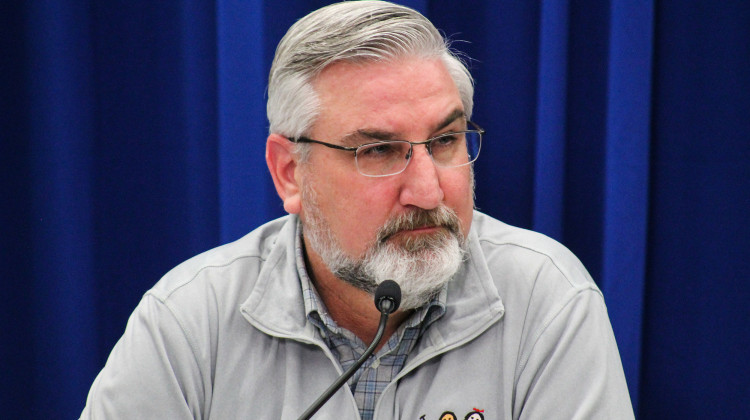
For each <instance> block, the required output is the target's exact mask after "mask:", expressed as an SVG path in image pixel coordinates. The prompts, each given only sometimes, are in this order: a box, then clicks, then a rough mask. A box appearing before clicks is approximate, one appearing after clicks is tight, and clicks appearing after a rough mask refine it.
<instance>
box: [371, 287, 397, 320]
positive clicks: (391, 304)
mask: <svg viewBox="0 0 750 420" xmlns="http://www.w3.org/2000/svg"><path fill="white" fill-rule="evenodd" d="M399 305H401V287H399V285H398V283H396V282H395V281H393V280H384V281H383V282H382V283H380V285H378V288H377V289H375V307H376V308H378V310H379V311H380V312H383V313H387V314H390V313H393V312H396V309H398V307H399Z"/></svg>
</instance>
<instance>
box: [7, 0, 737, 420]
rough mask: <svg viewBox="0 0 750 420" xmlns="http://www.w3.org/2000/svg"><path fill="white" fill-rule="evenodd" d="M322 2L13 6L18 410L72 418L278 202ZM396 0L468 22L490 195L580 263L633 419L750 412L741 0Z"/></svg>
mask: <svg viewBox="0 0 750 420" xmlns="http://www.w3.org/2000/svg"><path fill="white" fill-rule="evenodd" d="M326 3H328V2H324V1H312V0H294V1H283V2H281V1H271V0H266V1H263V0H244V1H240V0H217V1H213V2H212V1H200V0H184V1H179V2H176V1H164V2H162V1H158V2H156V1H144V0H135V1H133V0H129V1H85V0H84V1H71V0H46V1H45V0H39V1H29V2H21V1H9V2H3V3H2V6H0V34H1V35H0V43H1V44H2V73H1V75H2V78H0V83H1V84H2V85H0V100H2V108H1V110H2V113H0V124H1V125H0V168H2V180H0V189H1V190H0V193H1V195H0V196H1V197H2V198H1V199H0V216H1V217H2V219H1V220H0V258H2V261H1V262H2V264H1V266H2V269H0V275H1V277H2V280H3V284H2V290H3V291H4V294H3V296H4V298H3V299H2V302H3V303H2V305H0V316H1V317H2V319H1V322H2V323H1V324H0V351H1V353H0V356H1V359H0V362H1V363H2V374H1V375H0V376H1V377H2V379H1V380H0V384H1V385H0V386H1V388H0V401H1V403H2V406H1V407H0V412H1V413H3V417H7V418H40V419H41V418H74V417H76V416H77V415H78V414H79V412H80V410H81V409H82V408H83V405H84V402H85V398H86V394H87V391H88V388H89V387H90V385H91V382H92V381H93V379H94V377H95V375H96V374H97V372H98V370H99V369H101V367H102V366H103V364H104V362H105V360H106V357H107V355H108V353H109V351H110V349H111V348H112V346H113V345H114V343H115V341H116V340H117V339H118V338H119V336H120V335H121V334H122V332H123V330H124V327H125V323H126V321H127V318H128V315H129V314H130V312H131V311H132V310H133V308H134V307H135V305H136V304H137V302H138V301H139V300H140V297H141V295H142V294H143V293H144V292H145V291H146V290H147V289H148V288H149V287H151V286H152V285H153V284H154V283H155V282H156V281H157V280H158V279H159V278H160V276H161V275H162V274H163V273H165V272H166V271H167V270H169V269H170V268H171V267H173V266H174V265H176V264H178V263H179V262H181V261H182V260H184V259H186V258H188V257H190V256H192V255H194V254H196V253H198V252H201V251H203V250H206V249H208V248H211V247H214V246H217V245H219V244H221V243H224V242H227V241H231V240H234V239H236V238H238V237H240V236H241V235H243V234H245V233H246V232H248V231H250V230H252V229H253V228H255V227H257V226H259V225H260V224H262V223H263V222H265V221H267V220H269V219H271V218H273V217H276V216H279V215H281V214H282V213H283V209H282V207H281V203H280V201H279V200H278V198H277V197H276V195H275V192H274V190H273V188H272V184H271V181H270V177H269V176H268V175H267V170H266V168H265V161H264V157H263V155H264V142H265V137H266V132H267V121H266V118H265V98H264V93H265V85H266V75H267V72H268V68H269V66H270V59H271V57H272V54H273V50H274V48H275V45H276V43H277V42H278V40H279V39H280V37H281V36H282V35H283V33H284V32H285V30H286V28H288V26H289V25H291V24H292V23H293V22H294V21H295V20H296V19H298V18H299V17H301V16H303V15H304V14H306V13H307V12H309V11H311V10H313V9H315V8H318V7H320V6H322V5H324V4H326ZM403 3H404V4H407V5H409V6H412V7H414V8H416V9H418V10H420V11H422V12H423V13H424V14H426V15H427V16H428V17H429V18H431V19H432V20H433V21H434V22H435V23H436V25H437V26H438V27H439V28H441V29H442V30H443V31H444V32H445V33H446V34H448V35H450V36H451V37H452V38H454V39H457V40H465V41H467V42H456V43H455V46H456V47H457V48H459V49H461V50H463V51H464V52H466V53H467V54H468V55H469V56H470V57H472V59H473V60H472V61H471V69H472V72H473V74H474V75H475V78H476V112H475V117H474V119H475V120H476V121H477V122H478V123H479V124H480V125H482V126H484V127H485V128H486V129H487V132H488V135H487V141H486V145H485V147H484V149H483V151H482V156H481V157H480V159H479V161H478V162H477V164H476V173H477V182H478V186H477V205H478V207H479V208H480V209H481V210H482V211H484V212H486V213H489V214H491V215H493V216H495V217H497V218H499V219H502V220H504V221H507V222H509V223H511V224H515V225H518V226H522V227H526V228H532V229H535V230H539V231H541V232H544V233H546V234H548V235H550V236H552V237H554V238H556V239H558V240H560V241H561V242H563V243H564V244H566V245H567V246H568V247H569V248H571V249H572V250H573V251H574V252H575V253H576V254H577V255H578V256H579V257H580V258H581V260H583V262H584V263H585V264H586V266H587V267H588V268H589V271H590V272H591V273H592V275H593V276H594V278H595V279H596V280H597V282H598V283H599V285H600V286H601V288H602V290H603V292H604V294H605V297H606V299H607V303H608V307H609V311H610V317H611V319H612V324H613V327H614V330H615V334H616V336H617V340H618V343H619V346H620V352H621V354H622V358H623V363H624V366H625V371H626V374H627V378H628V383H629V387H630V392H631V395H632V398H633V403H634V405H635V406H636V409H637V413H638V417H639V418H642V419H666V418H679V419H683V418H740V417H743V416H744V415H747V413H748V412H750V364H748V363H747V361H746V358H747V355H748V350H747V349H748V348H750V328H747V326H746V324H747V322H748V321H749V320H750V309H748V308H750V305H748V302H750V285H748V284H747V283H748V280H750V262H749V261H750V240H748V238H750V228H749V227H748V226H750V223H748V213H750V164H749V162H750V2H747V1H744V0H736V1H731V0H725V1H712V0H683V1H679V2H677V1H655V0H650V1H647V0H568V1H565V0H540V1H509V0H508V1H491V0H485V1H480V0H477V1H466V2H455V1H448V0H443V1H439V0H433V1H428V0H424V1H404V2H403ZM571 386H575V385H574V384H571Z"/></svg>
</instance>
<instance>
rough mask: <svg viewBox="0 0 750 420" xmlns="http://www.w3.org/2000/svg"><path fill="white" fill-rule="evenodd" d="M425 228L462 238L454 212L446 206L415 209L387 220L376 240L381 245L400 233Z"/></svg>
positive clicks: (459, 224) (459, 223) (459, 225)
mask: <svg viewBox="0 0 750 420" xmlns="http://www.w3.org/2000/svg"><path fill="white" fill-rule="evenodd" d="M425 227H442V228H445V229H447V230H448V231H449V232H450V233H452V234H453V235H455V236H456V237H458V238H462V237H463V235H462V234H461V222H460V220H459V218H458V215H457V214H456V212H455V211H453V210H452V209H451V208H449V207H447V206H440V207H436V208H434V209H430V210H425V209H415V210H412V211H409V212H406V213H402V214H400V215H398V216H396V217H393V218H391V219H389V220H388V221H387V222H386V224H385V225H384V226H383V227H381V228H380V229H379V230H378V232H377V236H376V240H377V242H378V243H381V244H382V243H384V242H385V241H387V240H388V239H389V238H390V237H391V236H393V235H395V234H397V233H399V232H401V231H405V230H413V229H420V228H425Z"/></svg>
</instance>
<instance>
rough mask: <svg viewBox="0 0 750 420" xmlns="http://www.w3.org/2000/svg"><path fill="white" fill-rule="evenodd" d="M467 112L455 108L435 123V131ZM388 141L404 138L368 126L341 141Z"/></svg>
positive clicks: (359, 142)
mask: <svg viewBox="0 0 750 420" xmlns="http://www.w3.org/2000/svg"><path fill="white" fill-rule="evenodd" d="M464 116H465V113H464V111H463V110H462V109H458V108H457V109H455V110H453V111H452V112H451V113H450V114H448V115H447V116H446V117H445V118H443V120H442V121H440V122H439V123H438V124H436V125H435V127H434V128H433V130H432V131H433V132H437V131H440V130H442V129H444V128H445V127H448V126H449V125H451V124H453V122H454V121H456V120H457V119H459V118H463V117H464ZM373 140H374V141H388V140H402V139H401V138H400V136H398V135H397V134H396V133H393V132H390V131H382V130H369V129H366V128H362V129H359V130H357V131H355V132H353V133H350V134H347V135H346V136H344V137H343V138H342V139H341V141H342V143H344V144H345V145H351V146H358V145H361V144H364V143H366V142H368V141H373Z"/></svg>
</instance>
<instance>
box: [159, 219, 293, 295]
mask: <svg viewBox="0 0 750 420" xmlns="http://www.w3.org/2000/svg"><path fill="white" fill-rule="evenodd" d="M294 224H295V223H294V220H292V218H291V217H290V216H284V217H281V218H278V219H275V220H272V221H270V222H268V223H266V224H264V225H262V226H260V227H258V228H256V229H255V230H253V231H252V232H250V233H248V234H247V235H245V236H243V237H242V238H240V239H237V240H236V241H234V242H230V243H227V244H224V245H221V246H218V247H216V248H213V249H211V250H208V251H205V252H203V253H201V254H198V255H196V256H194V257H192V258H190V259H188V260H186V261H184V262H183V263H181V264H179V265H177V266H176V267H174V268H173V269H172V270H170V271H169V272H167V273H166V274H165V275H164V277H162V278H161V280H159V282H158V283H157V284H156V285H155V286H154V287H153V288H152V289H151V290H150V291H149V293H150V294H151V295H153V296H155V297H156V298H157V299H159V300H167V299H169V298H170V297H171V296H173V295H174V294H176V293H183V292H184V291H185V289H191V288H193V289H204V288H205V287H210V288H216V287H219V288H223V289H226V288H235V289H237V288H242V287H248V286H252V284H253V283H254V280H255V279H256V278H257V274H258V273H259V272H260V270H261V269H262V267H263V264H264V263H265V261H266V260H267V259H268V258H269V256H270V254H271V252H272V251H273V249H274V248H276V247H277V246H282V247H285V246H287V245H288V244H287V243H286V241H289V240H293V239H292V235H293V233H292V234H291V235H290V234H289V231H290V230H292V231H293V230H294V226H290V225H294Z"/></svg>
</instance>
